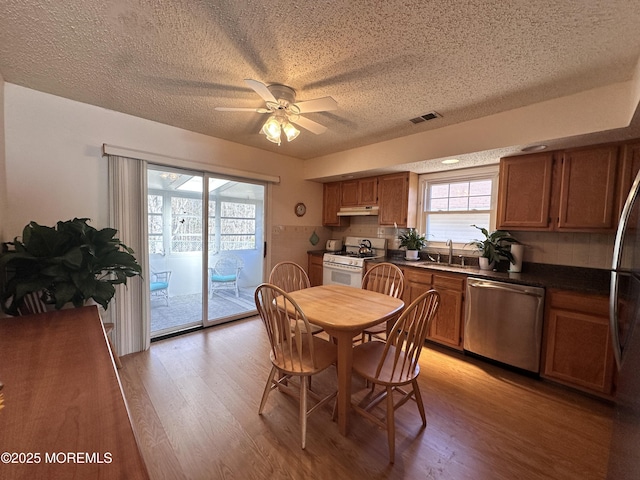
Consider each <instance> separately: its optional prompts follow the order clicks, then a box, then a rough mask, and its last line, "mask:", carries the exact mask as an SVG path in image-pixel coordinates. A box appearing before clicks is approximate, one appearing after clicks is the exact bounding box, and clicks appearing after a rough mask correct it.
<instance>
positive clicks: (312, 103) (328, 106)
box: [295, 97, 338, 113]
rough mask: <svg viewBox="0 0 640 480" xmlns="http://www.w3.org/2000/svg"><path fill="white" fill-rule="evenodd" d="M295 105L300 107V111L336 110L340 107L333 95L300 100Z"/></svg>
mask: <svg viewBox="0 0 640 480" xmlns="http://www.w3.org/2000/svg"><path fill="white" fill-rule="evenodd" d="M295 106H296V107H298V108H299V109H300V113H311V112H327V111H329V110H336V109H337V108H338V102H336V101H335V100H334V99H333V98H331V97H322V98H315V99H313V100H306V101H304V102H298V103H296V104H295Z"/></svg>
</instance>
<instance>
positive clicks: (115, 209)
mask: <svg viewBox="0 0 640 480" xmlns="http://www.w3.org/2000/svg"><path fill="white" fill-rule="evenodd" d="M109 223H110V224H111V227H112V228H115V229H117V230H118V238H119V239H120V240H121V241H122V242H123V243H124V244H125V245H127V246H128V247H130V248H132V249H133V251H134V256H135V257H136V259H137V260H138V263H140V265H142V272H143V275H142V277H133V278H129V279H128V281H127V285H126V286H124V285H116V295H115V297H114V300H113V301H112V302H111V303H110V304H109V310H112V309H113V311H111V312H110V314H111V319H112V320H113V322H114V333H113V335H114V338H113V340H114V342H115V345H116V350H117V352H118V355H127V354H129V353H134V352H140V351H143V350H146V349H148V348H149V345H150V341H151V315H150V306H149V302H150V300H149V281H148V278H149V268H148V265H147V259H148V258H149V255H148V243H147V238H148V235H147V162H146V161H144V160H137V159H133V158H126V157H119V156H115V155H109Z"/></svg>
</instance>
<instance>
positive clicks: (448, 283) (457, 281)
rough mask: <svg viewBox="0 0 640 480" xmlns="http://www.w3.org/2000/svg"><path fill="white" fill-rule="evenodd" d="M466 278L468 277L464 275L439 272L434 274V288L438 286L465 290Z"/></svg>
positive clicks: (460, 290)
mask: <svg viewBox="0 0 640 480" xmlns="http://www.w3.org/2000/svg"><path fill="white" fill-rule="evenodd" d="M466 278H467V277H466V276H463V275H455V274H451V275H443V274H441V273H437V274H434V275H433V288H435V289H436V290H437V289H438V288H447V289H449V290H457V291H459V292H464V282H465V280H466Z"/></svg>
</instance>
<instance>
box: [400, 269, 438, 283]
mask: <svg viewBox="0 0 640 480" xmlns="http://www.w3.org/2000/svg"><path fill="white" fill-rule="evenodd" d="M404 280H405V282H411V283H422V284H425V285H431V284H432V283H433V274H432V273H431V272H428V271H426V270H422V269H418V268H406V269H405V270H404Z"/></svg>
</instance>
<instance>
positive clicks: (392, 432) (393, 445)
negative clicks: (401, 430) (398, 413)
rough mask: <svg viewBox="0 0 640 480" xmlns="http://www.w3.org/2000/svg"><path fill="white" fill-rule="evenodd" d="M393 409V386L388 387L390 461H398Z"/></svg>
mask: <svg viewBox="0 0 640 480" xmlns="http://www.w3.org/2000/svg"><path fill="white" fill-rule="evenodd" d="M394 416H395V411H394V409H393V388H392V387H387V441H388V442H389V463H395V461H396V423H395V418H394Z"/></svg>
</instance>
